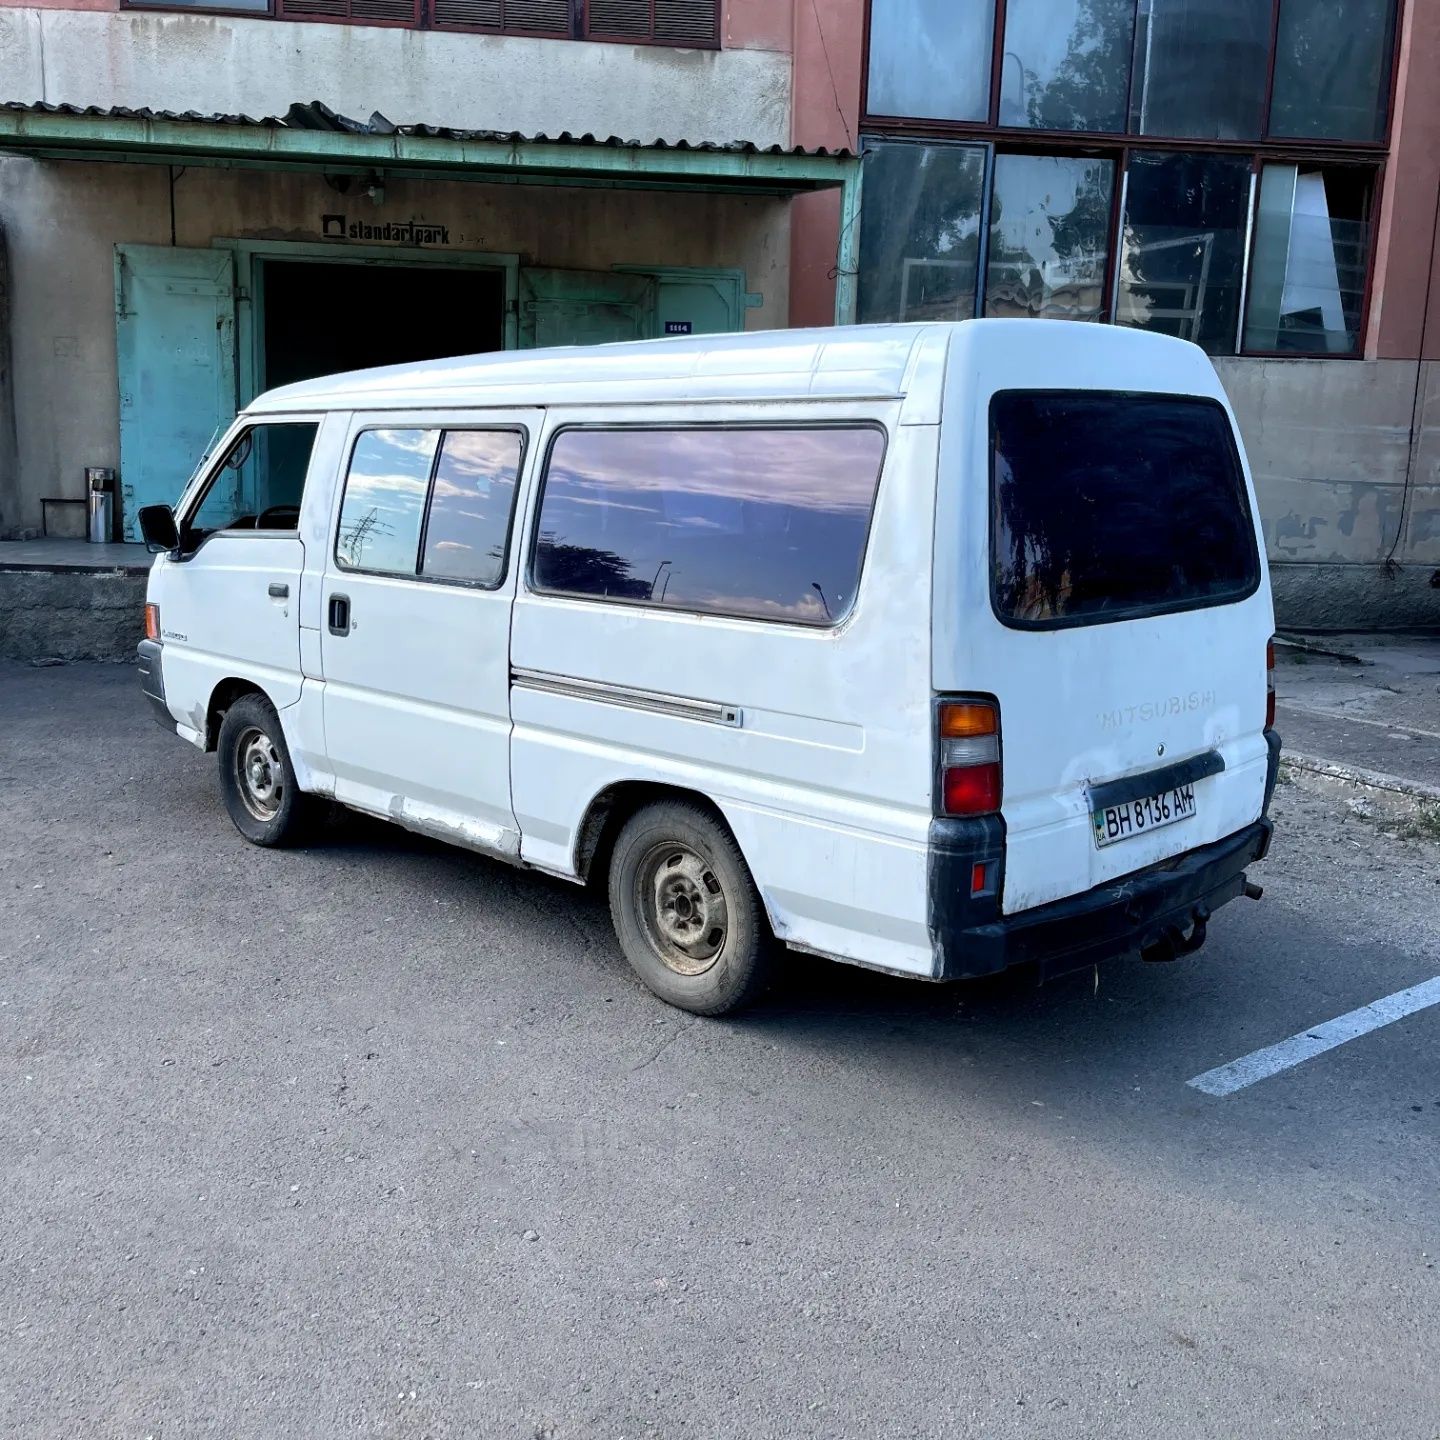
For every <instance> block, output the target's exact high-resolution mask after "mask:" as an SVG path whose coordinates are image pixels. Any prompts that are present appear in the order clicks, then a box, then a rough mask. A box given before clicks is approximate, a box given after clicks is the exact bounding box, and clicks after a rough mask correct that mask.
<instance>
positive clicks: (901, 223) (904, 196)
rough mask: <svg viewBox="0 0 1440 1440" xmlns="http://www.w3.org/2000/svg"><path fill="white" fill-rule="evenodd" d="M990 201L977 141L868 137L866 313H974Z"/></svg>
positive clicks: (953, 316)
mask: <svg viewBox="0 0 1440 1440" xmlns="http://www.w3.org/2000/svg"><path fill="white" fill-rule="evenodd" d="M984 203H985V151H984V149H983V147H981V146H979V145H912V144H907V143H905V142H903V141H896V142H893V143H881V144H876V145H873V146H872V145H867V146H866V149H865V204H864V205H863V207H862V208H861V219H860V299H859V316H860V319H861V320H862V321H872V320H969V319H970V318H971V317H972V316H973V315H974V314H975V288H976V284H977V281H978V278H979V266H980V226H981V222H980V215H981V211H982V209H983V207H984Z"/></svg>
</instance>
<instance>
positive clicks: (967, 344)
mask: <svg viewBox="0 0 1440 1440" xmlns="http://www.w3.org/2000/svg"><path fill="white" fill-rule="evenodd" d="M957 349H960V350H963V352H964V355H965V363H966V364H967V366H970V367H971V368H972V369H973V367H974V366H976V365H983V366H984V367H986V368H992V367H998V368H995V373H997V374H998V373H1001V371H1005V370H1009V371H1012V372H1013V370H1014V368H1015V367H1016V366H1017V365H1018V366H1019V367H1020V368H1021V370H1022V371H1024V372H1027V373H1028V372H1030V371H1032V370H1034V369H1035V367H1036V366H1039V367H1040V368H1041V369H1048V370H1049V371H1051V372H1052V373H1057V374H1059V375H1061V376H1063V377H1064V378H1065V379H1066V380H1067V381H1072V382H1073V383H1076V384H1078V385H1080V386H1081V387H1083V386H1084V385H1085V384H1086V383H1087V382H1093V380H1094V379H1095V377H1097V376H1098V377H1102V378H1105V379H1108V380H1111V381H1112V382H1113V384H1114V387H1115V388H1121V389H1124V388H1130V389H1137V390H1156V389H1164V388H1167V387H1168V388H1169V389H1171V390H1172V391H1174V392H1177V393H1186V394H1202V395H1206V394H1213V395H1215V396H1216V397H1217V398H1218V397H1219V396H1220V395H1221V394H1222V393H1223V392H1222V391H1221V390H1220V388H1219V382H1218V380H1217V378H1216V375H1215V370H1214V367H1213V365H1212V364H1211V362H1210V361H1209V359H1208V358H1207V357H1206V355H1205V353H1204V351H1202V350H1201V349H1200V348H1199V347H1198V346H1196V345H1192V344H1190V343H1189V342H1188V341H1185V340H1177V339H1175V338H1173V337H1171V336H1168V335H1160V334H1155V333H1153V332H1149V331H1143V330H1138V329H1131V328H1128V327H1125V326H1118V325H1077V324H1076V323H1075V322H1073V321H1067V320H1038V319H1003V320H1000V319H996V320H991V319H984V320H958V321H952V322H928V323H918V324H905V325H847V326H841V327H833V328H830V329H821V330H764V331H756V332H754V333H753V334H743V335H694V336H681V337H675V338H671V339H665V340H635V341H626V342H623V343H620V344H612V345H573V346H568V347H565V348H563V349H553V350H502V351H496V352H494V353H492V354H488V355H467V356H458V357H456V358H455V359H452V360H423V361H419V362H417V363H415V364H413V365H386V366H382V367H380V368H378V369H374V370H351V371H348V372H346V373H344V374H340V375H326V376H322V377H321V378H319V379H316V380H305V381H302V382H301V383H299V384H298V385H285V386H282V387H280V388H279V389H277V390H269V391H267V392H266V393H265V394H263V395H261V396H259V397H258V398H257V399H255V400H254V401H253V402H252V403H251V404H250V405H249V406H248V407H247V411H248V413H250V414H252V415H253V414H267V413H268V414H275V413H280V412H295V411H315V410H400V409H404V410H420V409H442V410H443V409H448V408H450V407H452V406H454V407H460V406H463V407H466V408H490V407H494V406H507V407H509V406H535V407H540V406H547V405H620V404H633V403H635V402H636V401H637V400H638V401H643V402H645V403H649V404H654V403H657V402H665V401H670V402H679V403H682V404H684V403H706V402H715V401H725V400H765V401H772V400H901V399H905V400H907V403H908V407H909V408H910V409H911V411H912V412H913V413H912V414H911V423H915V424H921V423H935V422H936V421H938V420H939V418H940V417H939V406H940V403H941V395H942V393H943V391H944V389H945V371H946V365H947V362H948V360H949V358H950V356H951V354H952V352H955V351H956V350H957ZM1036 373H1038V371H1036ZM1122 380H1123V382H1124V383H1123V384H1122V383H1120V382H1121V381H1122Z"/></svg>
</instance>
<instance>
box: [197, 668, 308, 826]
mask: <svg viewBox="0 0 1440 1440" xmlns="http://www.w3.org/2000/svg"><path fill="white" fill-rule="evenodd" d="M215 749H216V752H217V754H218V758H219V761H220V793H221V794H222V795H223V796H224V797H225V809H226V810H227V811H229V813H230V818H231V819H232V820H233V821H234V822H235V828H236V829H237V830H238V831H239V832H240V833H241V834H242V835H243V836H244V837H245V838H246V839H247V840H248V841H250V843H251V844H252V845H294V844H296V843H297V842H298V841H299V840H301V839H303V838H304V836H305V834H306V833H307V832H308V830H309V828H310V822H311V820H312V818H313V816H314V811H315V800H314V797H312V796H310V795H302V794H301V793H300V787H299V786H298V785H297V784H296V783H295V767H294V766H293V765H292V764H291V763H290V751H289V750H288V749H287V748H286V745H285V733H284V731H283V730H281V728H280V717H279V716H278V715H277V714H276V713H275V707H274V706H273V705H271V703H270V702H269V701H268V700H267V699H265V697H264V696H263V695H242V696H241V697H240V698H239V699H238V700H237V701H236V702H235V703H234V704H233V705H232V706H231V707H230V708H229V709H228V710H227V711H226V712H225V719H224V720H223V721H222V722H221V725H220V734H219V737H218V739H217V741H216V745H215Z"/></svg>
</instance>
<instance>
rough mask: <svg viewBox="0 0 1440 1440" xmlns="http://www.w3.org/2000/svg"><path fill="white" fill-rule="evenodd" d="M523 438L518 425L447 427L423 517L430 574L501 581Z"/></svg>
mask: <svg viewBox="0 0 1440 1440" xmlns="http://www.w3.org/2000/svg"><path fill="white" fill-rule="evenodd" d="M522 443H523V441H522V437H521V436H520V434H519V432H518V431H514V430H450V431H447V432H446V435H445V439H444V442H443V443H442V445H441V446H440V457H439V459H438V460H437V461H436V462H435V480H434V483H433V485H432V486H431V490H430V509H429V512H428V514H427V515H426V518H425V553H424V556H423V558H422V560H421V564H420V573H421V575H422V576H424V577H425V578H426V579H430V580H463V581H466V582H468V583H470V584H473V585H497V584H499V582H500V580H501V578H502V577H503V576H504V574H505V550H506V546H507V542H508V540H509V536H510V513H511V511H512V510H513V509H514V503H515V482H516V480H517V478H518V477H519V474H520V451H521V446H522Z"/></svg>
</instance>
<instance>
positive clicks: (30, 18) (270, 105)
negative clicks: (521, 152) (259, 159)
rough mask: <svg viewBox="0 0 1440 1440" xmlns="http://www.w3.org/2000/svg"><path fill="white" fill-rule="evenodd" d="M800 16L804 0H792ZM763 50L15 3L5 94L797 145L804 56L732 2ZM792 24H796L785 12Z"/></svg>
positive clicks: (0, 9) (1, 33)
mask: <svg viewBox="0 0 1440 1440" xmlns="http://www.w3.org/2000/svg"><path fill="white" fill-rule="evenodd" d="M781 8H782V10H783V12H784V17H788V14H789V3H788V0H782V4H781ZM736 9H738V11H739V13H738V14H737V15H732V17H731V18H732V20H733V22H734V26H733V28H735V29H737V30H738V32H739V33H740V35H741V36H742V37H743V38H744V39H748V40H750V41H752V42H757V44H756V48H746V47H736V48H731V49H723V50H716V51H708V50H674V49H669V48H666V47H663V46H654V45H649V46H638V45H637V46H632V45H601V44H593V43H584V44H582V43H576V42H573V41H565V40H525V39H518V38H514V37H510V36H491V35H456V34H447V33H443V32H440V31H434V30H401V29H387V28H382V27H376V26H352V25H324V24H297V23H294V22H288V21H287V22H282V23H277V22H273V21H266V20H256V19H247V18H237V17H231V16H218V15H184V14H165V13H147V12H143V11H136V10H125V11H95V10H71V9H50V8H38V7H35V6H26V7H16V6H10V5H7V6H0V100H21V101H25V102H33V101H37V100H44V101H47V102H50V103H54V104H73V105H102V106H112V105H124V106H132V107H137V108H138V107H144V106H149V107H151V108H152V109H157V110H182V111H183V110H196V111H199V112H200V113H202V114H211V113H214V112H217V111H220V112H226V113H233V114H246V115H255V116H260V115H278V114H283V113H284V111H285V110H286V109H287V108H288V107H289V106H290V105H291V104H292V103H294V102H295V101H297V100H298V101H303V100H321V101H324V103H325V104H327V105H329V106H330V107H331V108H332V109H334V110H338V111H339V112H340V113H341V114H344V115H350V116H353V117H355V118H357V119H365V118H368V117H369V115H370V114H371V113H372V112H373V111H376V110H379V111H381V112H382V113H383V114H384V115H386V116H387V117H388V118H389V119H391V120H393V121H395V122H397V123H409V122H428V123H430V124H434V125H453V126H460V127H472V128H476V129H493V130H519V131H522V132H524V133H527V134H537V133H545V134H550V135H556V134H559V133H560V132H561V131H566V130H568V131H572V132H574V133H576V134H584V133H586V132H593V133H594V134H596V135H599V136H610V135H618V136H621V137H622V138H624V139H632V140H643V141H650V140H655V139H663V140H670V141H677V140H691V141H701V140H712V141H717V142H720V143H726V142H729V141H733V140H750V141H753V142H755V143H756V144H758V145H778V144H787V143H788V142H789V139H790V69H791V66H790V56H789V54H788V51H787V50H781V49H767V48H761V47H762V46H763V45H764V44H766V43H770V44H777V45H778V44H779V43H780V40H781V39H783V37H781V36H777V35H776V34H775V33H774V32H775V30H776V21H775V19H774V17H773V16H771V17H768V18H767V17H766V16H765V13H764V11H763V8H759V0H752V3H749V4H742V5H740V6H738V7H736V6H732V10H736ZM784 17H782V18H784Z"/></svg>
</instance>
